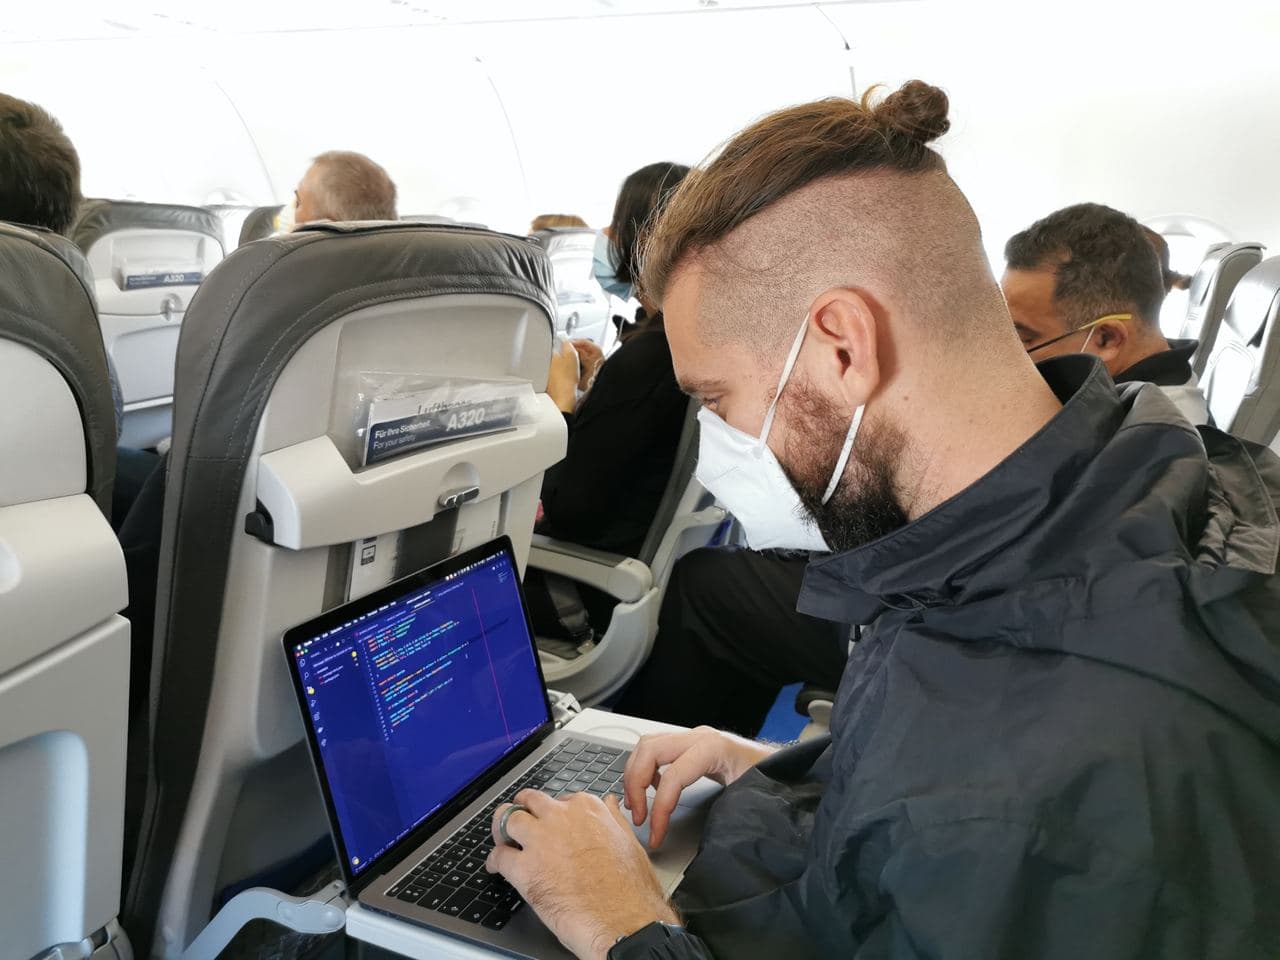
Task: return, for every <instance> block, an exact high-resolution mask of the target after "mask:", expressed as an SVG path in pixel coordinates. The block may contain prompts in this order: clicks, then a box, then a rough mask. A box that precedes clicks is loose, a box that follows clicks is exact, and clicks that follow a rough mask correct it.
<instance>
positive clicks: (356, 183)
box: [292, 150, 396, 226]
mask: <svg viewBox="0 0 1280 960" xmlns="http://www.w3.org/2000/svg"><path fill="white" fill-rule="evenodd" d="M395 219H396V185H395V183H393V182H392V180H391V177H390V176H388V174H387V171H386V170H384V169H383V168H382V167H380V166H379V165H378V164H376V163H374V162H373V161H372V160H370V159H369V158H368V157H366V156H365V155H364V154H363V153H355V152H353V151H351V150H330V151H328V152H327V153H322V154H320V156H318V157H316V158H315V160H313V161H312V162H311V166H310V167H309V168H308V169H307V172H306V173H305V174H304V175H303V177H302V180H300V181H299V182H298V187H297V189H296V190H295V191H294V194H293V217H292V220H293V224H294V225H296V226H303V225H305V224H307V223H312V222H315V221H317V220H395Z"/></svg>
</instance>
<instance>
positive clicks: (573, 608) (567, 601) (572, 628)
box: [542, 571, 595, 653]
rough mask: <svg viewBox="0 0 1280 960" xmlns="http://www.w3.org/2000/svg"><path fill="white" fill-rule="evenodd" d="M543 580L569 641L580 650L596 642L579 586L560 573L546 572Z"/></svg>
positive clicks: (557, 617)
mask: <svg viewBox="0 0 1280 960" xmlns="http://www.w3.org/2000/svg"><path fill="white" fill-rule="evenodd" d="M542 578H543V580H544V581H545V583H546V585H547V593H548V594H549V595H550V596H551V603H552V605H553V606H554V607H555V610H556V619H557V620H558V621H559V622H560V626H561V627H562V628H563V629H564V632H565V633H566V634H567V635H568V637H569V641H570V642H571V643H572V644H573V646H574V647H575V648H576V649H577V650H578V652H579V653H581V652H582V648H584V647H587V646H589V645H590V644H591V642H592V641H593V640H595V632H594V631H593V630H592V629H591V622H590V621H589V620H588V619H587V607H586V604H585V603H583V602H582V592H581V591H580V590H579V589H578V584H577V583H575V582H574V581H573V580H570V579H569V578H568V577H565V576H561V575H560V574H558V573H550V572H548V571H544V572H543V574H542Z"/></svg>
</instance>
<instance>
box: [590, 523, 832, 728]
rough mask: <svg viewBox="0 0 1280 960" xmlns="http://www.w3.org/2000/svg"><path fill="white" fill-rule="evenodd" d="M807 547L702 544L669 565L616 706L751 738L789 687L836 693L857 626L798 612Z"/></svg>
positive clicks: (651, 717)
mask: <svg viewBox="0 0 1280 960" xmlns="http://www.w3.org/2000/svg"><path fill="white" fill-rule="evenodd" d="M808 563H809V556H808V554H806V553H794V552H789V551H779V550H766V551H763V552H758V551H755V550H743V549H740V548H737V547H705V548H703V549H700V550H694V551H693V552H692V553H689V554H686V555H685V556H684V557H682V558H681V559H680V560H679V561H678V562H677V563H676V565H675V567H674V568H673V569H672V571H671V578H670V580H669V581H668V582H667V592H666V593H665V594H664V595H663V598H662V609H661V610H660V611H659V612H658V635H657V638H656V639H655V640H654V644H653V652H652V653H651V654H650V655H649V659H648V660H646V661H645V664H644V666H643V667H641V668H640V671H639V672H638V673H637V674H636V675H635V677H634V679H632V681H631V683H630V684H628V685H627V688H626V691H625V692H624V693H623V694H622V697H621V698H620V699H619V700H618V702H617V703H616V704H615V706H614V709H615V710H617V711H618V712H619V713H625V714H627V715H628V716H632V717H644V718H645V719H647V720H658V721H661V722H663V723H674V724H678V725H679V726H682V727H696V726H699V725H701V724H707V725H709V726H713V727H716V728H717V729H720V730H727V731H728V732H729V733H736V734H739V735H741V736H745V737H754V736H755V735H756V734H758V733H759V732H760V727H761V726H762V725H763V724H764V721H765V718H766V717H767V716H768V714H769V709H770V707H772V706H773V704H774V701H776V700H777V699H778V694H779V693H780V692H781V691H782V688H783V687H785V686H787V685H788V684H791V683H800V682H803V683H808V684H814V685H816V686H818V687H820V688H821V689H823V690H835V688H836V687H837V686H839V684H840V675H841V674H842V673H843V672H844V665H845V663H846V661H847V660H848V658H849V634H850V628H849V627H848V626H847V625H845V624H841V623H832V622H830V621H828V620H821V619H819V618H817V617H811V616H808V615H807V614H803V613H799V612H797V611H796V602H797V600H799V598H800V587H801V584H802V583H803V581H804V571H805V567H806V566H808Z"/></svg>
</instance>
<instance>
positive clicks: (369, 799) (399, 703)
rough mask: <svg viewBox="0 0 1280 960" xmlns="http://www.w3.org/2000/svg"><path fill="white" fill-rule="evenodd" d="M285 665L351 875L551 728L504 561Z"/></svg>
mask: <svg viewBox="0 0 1280 960" xmlns="http://www.w3.org/2000/svg"><path fill="white" fill-rule="evenodd" d="M292 653H293V656H294V657H295V658H296V661H297V662H296V668H297V670H298V676H299V677H300V678H301V681H302V688H303V691H304V693H305V694H306V703H307V722H308V723H309V724H310V726H311V728H312V730H313V731H314V732H315V735H316V741H317V743H318V744H319V745H320V757H321V762H322V763H323V767H324V774H325V776H326V778H327V780H328V783H329V789H330V792H331V794H332V796H333V804H334V807H335V809H336V813H337V817H338V822H339V825H340V826H341V828H342V838H343V841H344V843H345V845H346V848H347V857H348V859H349V864H350V866H351V869H352V871H353V873H355V874H359V873H360V872H362V871H363V870H365V869H367V867H368V866H369V864H370V863H371V862H372V861H373V860H375V859H376V858H377V857H378V856H379V855H380V854H382V853H384V852H385V851H386V850H388V849H389V848H390V847H392V846H393V845H394V844H395V843H396V842H397V841H399V840H400V839H401V838H402V837H404V836H405V835H406V834H408V833H409V832H410V831H411V830H413V829H414V827H416V826H417V825H418V824H420V823H421V822H422V821H423V820H425V819H426V818H427V817H428V816H430V815H431V814H432V813H434V812H435V811H436V810H438V809H439V808H440V807H442V806H444V804H445V803H447V802H448V801H449V800H450V799H451V798H452V797H453V796H455V795H456V794H457V793H458V792H459V791H460V790H461V789H462V788H463V787H465V786H466V785H467V784H468V783H470V782H471V781H472V780H474V779H475V778H476V777H478V776H479V775H480V774H481V773H483V772H484V771H485V770H486V769H487V768H488V767H490V766H491V765H493V764H494V763H495V762H497V761H498V760H499V759H500V758H501V757H502V756H503V755H504V754H506V753H508V752H510V751H511V750H512V749H514V748H515V747H517V746H519V744H520V743H521V742H522V741H523V740H525V739H526V738H528V736H529V735H530V734H531V733H532V732H533V731H534V730H536V729H537V728H538V727H539V726H541V725H542V724H543V723H545V722H546V721H547V719H548V716H547V708H546V701H545V699H544V697H543V692H542V684H541V681H540V679H539V676H538V668H537V663H536V661H535V660H534V656H535V654H534V652H533V644H532V641H531V640H530V638H529V632H528V628H527V626H526V623H525V618H524V611H523V609H522V607H521V604H520V593H519V582H518V579H517V575H516V571H515V569H514V568H513V567H512V564H511V561H510V559H509V557H508V556H507V554H506V552H505V551H499V552H497V553H495V554H494V555H493V556H491V557H486V558H485V559H483V560H481V561H478V562H476V563H474V564H472V565H471V566H469V567H467V568H466V569H465V570H463V571H460V572H459V573H456V574H451V575H450V576H449V577H447V578H445V579H442V580H439V581H437V582H434V583H432V584H429V585H428V586H426V587H419V588H415V589H414V590H412V592H409V593H407V594H406V595H404V596H402V597H400V598H398V599H396V600H395V601H393V602H388V603H387V604H384V605H382V606H380V607H379V609H377V610H375V611H372V612H370V613H368V614H365V615H364V616H362V617H360V618H359V619H357V620H354V621H353V622H351V623H348V624H344V625H343V626H341V627H339V628H337V629H334V630H331V631H329V632H327V633H326V634H323V635H321V636H319V637H316V638H314V639H311V640H307V641H303V642H301V643H299V644H295V646H294V647H293V650H292Z"/></svg>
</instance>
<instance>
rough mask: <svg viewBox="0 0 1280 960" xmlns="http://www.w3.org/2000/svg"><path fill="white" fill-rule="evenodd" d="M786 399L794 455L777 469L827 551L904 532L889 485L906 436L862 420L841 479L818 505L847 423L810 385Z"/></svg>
mask: <svg viewBox="0 0 1280 960" xmlns="http://www.w3.org/2000/svg"><path fill="white" fill-rule="evenodd" d="M787 393H788V394H790V403H789V404H788V406H789V407H790V408H791V410H790V413H791V416H790V418H789V420H790V424H789V429H790V433H789V435H788V438H787V452H788V453H789V454H791V453H792V450H793V441H794V454H793V455H792V456H790V457H789V458H788V459H790V461H791V462H790V463H789V464H784V465H783V468H782V469H783V470H784V471H785V472H786V474H787V477H788V478H789V479H790V480H791V484H792V486H794V487H795V489H796V493H797V494H799V496H800V502H801V504H803V506H804V508H805V510H807V511H808V512H809V513H810V515H812V516H813V518H814V521H815V522H816V523H817V525H818V529H819V530H821V531H822V536H823V538H824V539H825V540H826V541H827V545H828V546H830V547H831V549H832V550H833V551H834V552H836V553H842V552H844V551H845V550H854V549H856V548H858V547H860V546H862V545H863V544H867V543H871V542H872V541H873V540H879V539H880V538H881V537H883V536H886V535H888V534H890V533H893V531H895V530H897V529H898V528H900V527H903V526H906V524H907V514H906V511H905V510H903V508H902V504H901V502H900V499H899V497H898V494H897V490H896V487H895V481H894V478H895V477H896V476H897V475H898V468H899V466H900V465H901V463H902V459H903V455H904V452H905V451H906V447H907V438H906V434H905V433H904V432H903V431H902V430H901V429H900V428H899V427H898V426H897V425H896V424H894V423H890V422H887V421H879V422H876V423H873V424H869V423H867V422H866V421H865V420H864V421H863V423H862V426H861V427H860V428H859V429H858V436H857V438H856V439H855V440H854V444H853V450H852V452H851V453H850V455H849V463H848V466H846V467H845V471H844V476H843V477H841V478H840V480H839V482H838V483H837V485H836V490H835V493H834V494H832V496H831V499H830V500H828V501H827V502H826V503H823V502H822V497H823V494H825V493H826V492H827V485H828V484H829V483H830V482H831V474H832V473H833V472H834V471H835V468H836V461H837V460H838V459H839V458H840V450H841V448H842V447H843V446H844V438H845V435H846V434H847V433H848V430H849V421H848V419H847V417H845V416H844V415H843V414H840V413H837V412H836V410H835V407H834V405H833V404H832V403H831V401H830V400H829V399H828V398H827V397H826V396H824V395H823V394H822V393H820V392H818V391H817V390H814V389H812V388H811V387H810V386H809V384H806V383H797V384H795V385H793V386H792V387H791V389H790V390H788V391H787Z"/></svg>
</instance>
